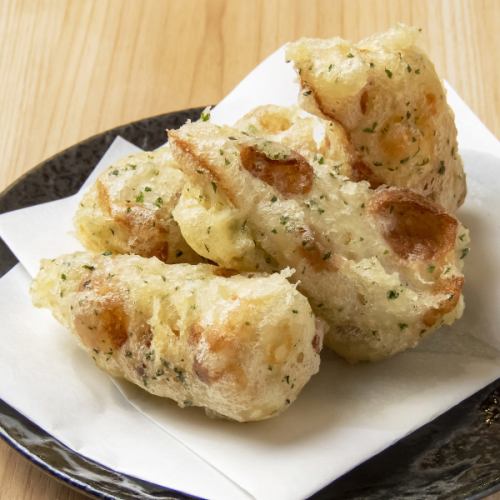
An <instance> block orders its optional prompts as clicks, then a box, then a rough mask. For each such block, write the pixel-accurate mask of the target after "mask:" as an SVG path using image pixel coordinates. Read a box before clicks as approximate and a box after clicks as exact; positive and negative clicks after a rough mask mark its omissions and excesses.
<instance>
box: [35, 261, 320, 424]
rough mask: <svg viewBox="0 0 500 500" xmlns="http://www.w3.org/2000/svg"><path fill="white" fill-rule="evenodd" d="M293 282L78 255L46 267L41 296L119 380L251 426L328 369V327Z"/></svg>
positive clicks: (38, 289) (38, 284) (41, 303)
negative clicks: (324, 356)
mask: <svg viewBox="0 0 500 500" xmlns="http://www.w3.org/2000/svg"><path fill="white" fill-rule="evenodd" d="M288 274H289V273H288ZM286 276H287V272H284V273H282V274H273V275H262V274H260V275H234V273H231V272H229V271H228V270H226V269H222V268H219V267H216V266H211V265H209V264H198V265H190V264H172V265H168V264H164V263H163V262H161V261H159V260H158V259H156V258H154V257H153V258H149V259H147V258H143V257H139V256H131V255H117V256H102V255H99V256H95V255H91V254H87V253H76V254H71V255H66V256H62V257H59V258H57V259H54V260H51V261H49V260H45V261H42V268H41V270H40V272H39V274H38V276H37V278H36V279H35V281H34V283H33V286H32V298H33V302H34V304H35V305H36V306H38V307H46V308H48V309H50V310H51V311H52V313H53V314H54V316H55V317H56V319H58V320H59V321H60V322H61V323H62V324H63V325H65V326H66V327H68V328H69V329H70V330H71V331H72V333H73V334H74V335H75V336H76V337H77V339H78V340H79V343H80V344H81V345H82V346H83V348H84V349H85V350H86V351H87V352H88V353H89V354H90V355H92V357H93V358H94V360H95V362H96V363H97V365H98V366H99V367H100V368H102V369H103V370H105V371H106V372H108V373H110V374H111V375H113V376H117V377H123V378H125V379H127V380H129V381H130V382H133V383H134V384H137V385H138V386H140V387H141V388H143V389H144V390H146V391H148V392H150V393H152V394H155V395H157V396H163V397H167V398H170V399H173V400H174V401H176V402H177V403H178V404H179V406H181V407H184V406H201V407H204V408H205V410H206V411H207V413H209V414H212V415H218V416H224V417H227V418H230V419H234V420H237V421H240V422H244V421H251V420H262V419H266V418H269V417H273V416H275V415H277V414H278V413H280V412H281V411H283V410H285V409H286V408H288V406H289V405H290V404H291V403H292V402H293V401H294V400H295V399H296V397H297V396H298V394H299V392H300V391H301V389H302V388H303V387H304V385H305V384H306V383H307V381H308V380H309V379H310V377H311V376H312V375H314V374H315V373H316V372H317V371H318V368H319V361H320V360H319V351H320V349H321V345H322V339H323V330H322V328H323V327H322V325H323V323H322V322H321V321H320V320H317V319H315V317H314V315H313V312H312V310H311V307H310V305H309V303H308V301H307V299H306V298H305V297H304V296H303V295H301V294H300V293H299V292H298V291H297V290H296V288H295V286H294V285H292V284H290V283H289V282H288V281H287V279H286Z"/></svg>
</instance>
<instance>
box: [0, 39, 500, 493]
mask: <svg viewBox="0 0 500 500" xmlns="http://www.w3.org/2000/svg"><path fill="white" fill-rule="evenodd" d="M298 91H299V90H298V86H297V84H296V83H295V76H294V73H293V70H292V69H291V68H290V65H287V64H286V63H285V57H284V49H283V47H282V48H281V49H279V50H278V51H276V52H275V53H274V54H272V55H271V56H270V57H268V58H267V59H266V60H265V61H264V62H263V63H261V64H260V65H259V66H258V67H257V68H256V69H255V70H254V71H252V72H251V73H250V74H249V75H248V76H247V77H246V78H245V79H244V80H243V81H242V82H241V83H240V84H239V85H238V86H237V87H236V88H235V89H234V90H233V91H232V92H231V93H230V94H229V95H228V96H227V97H226V98H225V99H224V100H223V101H222V102H221V103H220V104H219V105H218V106H217V107H216V108H215V109H214V110H212V118H211V119H212V121H213V122H215V123H220V124H222V123H227V124H231V123H234V121H235V120H237V119H238V118H240V117H241V116H242V115H243V114H245V113H246V112H248V111H250V110H251V109H252V108H254V107H255V106H258V105H262V104H280V105H291V104H294V103H295V102H296V100H297V95H298ZM448 101H449V103H450V105H451V106H452V108H453V109H454V111H455V115H456V120H457V127H458V131H459V144H460V152H461V154H462V156H463V158H464V162H465V169H466V173H467V179H468V189H469V192H468V197H467V201H466V203H465V205H464V206H463V207H462V208H461V209H460V211H459V217H460V219H461V220H462V221H463V223H464V224H465V225H466V226H468V227H469V229H470V231H471V239H472V245H471V246H472V249H471V252H470V254H469V256H468V257H467V262H466V265H465V276H466V285H465V298H466V309H465V314H464V316H463V318H462V319H461V320H459V321H457V322H456V323H455V324H454V325H453V326H452V327H446V328H442V329H441V330H440V331H439V332H437V333H435V334H434V335H432V336H431V337H429V338H427V339H425V340H424V341H423V342H422V343H421V344H420V345H419V347H418V348H416V349H414V350H412V351H408V352H405V353H403V354H400V355H397V356H395V357H394V358H392V359H389V360H387V361H384V362H381V363H377V364H361V365H358V366H350V365H347V364H346V363H345V362H343V361H342V360H340V359H339V358H337V357H336V356H335V355H334V354H333V353H331V352H327V351H325V352H323V353H322V365H321V369H320V373H319V374H318V375H316V376H314V377H313V378H312V380H311V381H310V383H309V384H308V385H307V386H306V387H305V389H304V391H303V392H302V394H301V395H300V396H299V398H298V400H297V401H296V402H295V403H294V404H293V405H292V406H291V407H290V409H288V410H287V411H286V412H285V413H284V414H282V415H280V416H279V417H277V418H275V419H271V420H268V421H264V422H257V423H251V424H237V423H233V422H227V421H221V420H212V419H209V418H207V417H206V416H205V415H204V412H203V411H202V410H201V409H199V408H186V409H180V408H178V407H177V406H176V405H175V404H173V403H171V402H170V401H168V400H165V399H161V398H158V397H154V396H151V395H149V394H147V393H146V392H144V391H142V390H140V389H139V388H137V387H135V386H133V385H132V384H129V383H127V382H122V381H117V380H113V379H110V378H109V377H108V376H107V375H106V374H104V373H103V372H101V371H100V370H98V369H96V368H95V366H93V361H92V360H91V359H89V358H88V356H87V355H86V354H85V353H83V352H81V351H80V349H79V348H78V347H77V346H76V343H75V342H74V341H73V339H72V337H71V336H70V335H69V334H68V333H67V332H65V331H64V329H63V328H62V327H61V326H59V325H58V324H57V323H56V322H55V320H53V319H52V317H51V316H50V314H49V313H48V312H47V311H40V310H36V309H34V308H33V307H32V305H31V302H30V299H29V296H28V287H29V284H30V275H31V276H34V274H35V273H36V271H37V269H38V266H39V260H40V258H46V257H55V256H57V255H59V254H62V253H65V252H70V251H74V250H79V249H81V246H80V244H79V243H78V242H77V240H76V239H75V238H74V235H73V229H72V222H71V219H72V217H73V214H74V212H75V209H76V207H77V204H78V201H79V199H80V197H81V192H82V191H80V193H78V194H76V195H75V196H72V197H70V198H66V199H63V200H59V201H55V202H51V203H46V204H43V205H38V206H35V207H30V208H26V209H22V210H18V211H15V212H10V213H7V214H4V215H2V216H0V235H1V236H2V238H3V239H4V240H5V242H6V243H7V244H8V245H9V247H10V248H11V249H12V251H13V252H14V254H15V255H16V256H17V258H18V259H19V261H20V263H21V265H17V266H16V267H15V268H14V269H13V270H11V271H10V272H9V273H8V274H7V275H6V276H4V278H2V279H1V280H0V297H1V300H0V317H2V319H3V325H4V332H5V334H6V335H8V336H9V337H8V340H7V339H6V341H5V342H4V343H3V346H2V348H1V349H0V396H1V397H2V398H3V399H4V400H5V401H6V402H7V403H9V404H10V405H11V406H13V407H14V408H16V409H17V410H18V411H20V412H21V413H23V414H24V415H26V416H27V417H29V418H30V419H31V420H33V421H34V422H36V423H37V424H38V425H40V426H41V427H43V428H44V429H45V430H46V431H47V432H49V433H50V434H52V435H53V436H55V437H56V438H58V439H59V440H60V441H62V442H63V443H65V444H67V445H68V446H70V447H71V448H72V449H74V450H75V451H77V452H79V453H81V454H83V455H85V456H87V457H89V458H91V459H93V460H96V461H97V462H99V463H102V464H104V465H106V466H108V467H110V468H113V469H115V470H118V471H121V472H124V473H127V474H129V475H132V476H135V477H138V478H141V479H144V480H148V481H152V482H154V483H157V484H160V485H163V486H167V487H169V488H173V489H177V490H181V491H184V492H187V493H191V494H194V495H199V496H203V497H207V498H217V499H221V498H222V499H223V498H228V499H238V498H273V499H294V498H304V497H306V496H308V495H311V494H313V493H314V492H315V491H317V490H319V489H320V488H322V487H323V486H325V485H326V484H328V483H330V482H331V481H333V480H334V479H336V478H337V477H339V476H341V475H342V474H344V473H345V472H347V471H349V470H350V469H352V468H353V467H355V466H356V465H358V464H359V463H361V462H362V461H364V460H366V459H368V458H369V457H371V456H373V455H375V454H376V453H378V452H380V451H382V450H383V449H384V448H386V447H388V446H390V445H391V444H393V443H394V442H396V441H398V440H399V439H401V438H403V437H404V436H406V435H407V434H409V433H410V432H412V431H413V430H415V429H417V428H418V427H420V426H422V425H423V424H425V423H427V422H429V421H430V420H432V419H434V418H435V417H437V416H438V415H440V414H441V413H443V412H445V411H446V410H448V409H449V408H451V407H452V406H454V405H456V404H457V403H459V402H460V401H462V400H463V399H465V398H466V397H468V396H470V395H471V394H473V393H475V392H476V391H478V390H479V389H481V388H482V387H484V386H485V385H487V384H489V383H490V382H492V381H494V380H495V379H496V378H497V377H499V376H500V334H499V333H498V327H497V325H498V324H500V310H499V309H498V304H499V303H500V262H499V259H498V258H497V255H496V249H497V248H500V219H499V218H498V217H497V215H496V214H498V213H500V199H499V198H498V195H497V193H498V192H500V176H499V175H498V169H499V168H500V144H499V143H498V141H497V140H496V138H495V137H494V136H493V135H492V134H491V133H490V132H489V131H488V130H487V129H486V127H485V126H484V125H483V124H482V123H481V122H480V121H479V119H478V118H477V117H476V116H475V115H474V114H473V113H472V111H471V110H470V109H469V108H468V107H467V106H466V104H465V103H464V102H463V101H462V100H461V99H460V98H459V97H458V95H457V94H456V93H455V92H454V91H453V89H451V88H450V87H449V86H448ZM135 151H138V148H136V147H135V146H133V145H132V144H130V143H128V142H127V141H125V140H124V139H121V138H119V137H118V138H116V139H115V141H114V143H113V144H112V145H111V147H110V148H109V150H108V151H107V153H106V154H105V155H104V157H103V158H102V160H101V161H100V162H99V164H98V165H97V167H96V169H95V171H94V172H93V174H92V175H91V177H90V178H89V179H88V180H87V182H86V183H85V185H84V187H83V188H82V190H84V189H85V188H86V187H88V186H89V185H90V184H91V183H92V182H93V180H95V176H96V175H97V174H98V173H99V172H100V171H102V170H103V169H104V168H106V167H107V166H108V165H109V164H110V163H111V162H113V161H115V160H117V159H118V158H120V157H122V156H125V155H127V154H130V153H133V152H135ZM116 388H118V389H119V391H118V390H116Z"/></svg>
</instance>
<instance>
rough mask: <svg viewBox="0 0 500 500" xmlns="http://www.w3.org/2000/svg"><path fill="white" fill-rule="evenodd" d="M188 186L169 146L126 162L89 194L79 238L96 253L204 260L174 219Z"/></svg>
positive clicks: (81, 209) (80, 218)
mask: <svg viewBox="0 0 500 500" xmlns="http://www.w3.org/2000/svg"><path fill="white" fill-rule="evenodd" d="M183 186H184V176H183V174H182V172H180V171H179V170H178V169H177V168H176V166H175V163H174V162H173V160H172V157H171V154H170V151H169V148H168V146H167V147H164V148H161V149H158V150H156V151H153V152H144V153H138V154H134V155H130V156H128V157H126V158H123V159H122V160H120V161H118V162H117V163H115V164H114V165H111V166H110V167H109V168H108V169H107V170H106V171H105V172H103V173H102V174H101V175H100V176H99V178H98V179H97V181H96V183H95V184H94V185H93V186H92V187H91V188H90V189H89V191H88V192H87V193H86V194H85V195H84V197H83V199H82V202H81V203H80V206H79V208H78V211H77V213H76V215H75V219H74V223H75V227H76V231H77V236H78V238H79V239H80V241H81V242H82V243H83V245H84V246H85V247H86V248H87V249H88V250H91V251H93V252H107V251H110V252H114V253H132V254H137V255H141V256H143V257H153V256H154V257H158V258H159V259H160V260H162V261H164V262H167V263H177V262H189V263H198V262H201V258H200V257H199V256H198V255H197V254H196V253H195V252H194V251H193V250H192V249H191V248H190V247H189V246H188V245H187V244H186V242H185V241H184V239H183V238H182V235H181V233H180V230H179V227H178V225H177V223H176V222H175V221H174V219H173V218H172V215H171V212H172V209H173V207H174V206H175V204H176V203H177V200H178V198H179V196H180V193H181V191H182V188H183Z"/></svg>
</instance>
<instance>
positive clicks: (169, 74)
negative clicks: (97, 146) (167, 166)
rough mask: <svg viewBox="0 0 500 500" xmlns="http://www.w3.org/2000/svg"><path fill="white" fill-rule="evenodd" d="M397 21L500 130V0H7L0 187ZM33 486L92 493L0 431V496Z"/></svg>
mask: <svg viewBox="0 0 500 500" xmlns="http://www.w3.org/2000/svg"><path fill="white" fill-rule="evenodd" d="M398 21H401V22H405V23H408V24H413V25H416V26H419V27H421V28H423V37H422V46H423V47H424V48H425V49H426V50H427V51H428V53H429V54H430V56H431V59H432V60H433V61H434V63H435V65H436V67H437V69H438V72H439V73H440V75H441V76H442V77H443V78H446V79H447V80H448V81H449V82H450V83H451V84H452V85H453V86H454V87H455V89H457V91H458V92H459V94H460V95H461V96H462V97H463V98H464V99H465V101H466V102H467V103H468V104H469V105H470V106H471V108H472V109H473V110H474V111H475V112H476V113H477V114H478V115H479V117H480V118H481V119H482V120H483V121H484V123H485V124H486V125H487V126H488V127H489V128H490V129H491V130H492V131H493V133H495V134H496V135H497V136H498V135H500V85H499V84H498V82H499V80H500V70H499V66H500V65H499V64H498V54H499V52H500V30H499V29H498V27H499V26H500V0H448V1H436V0H428V1H423V0H415V1H411V0H400V1H397V0H364V1H362V0H358V1H356V0H345V1H341V0H337V1H334V0H333V1H332V0H330V1H328V0H325V1H312V0H303V1H300V0H297V1H286V0H282V1H279V0H262V1H251V0H226V1H224V0H143V1H139V0H25V1H22V0H19V1H11V0H0V117H1V120H0V137H1V138H2V139H1V141H0V190H1V189H3V188H4V187H6V186H7V185H8V184H9V183H11V182H12V181H13V180H14V179H16V178H17V177H19V176H20V175H21V174H22V173H23V172H25V171H26V170H28V169H30V168H31V167H33V166H34V165H36V164H37V163H38V162H40V161H41V160H43V159H45V158H47V157H48V156H50V155H52V154H54V153H56V152H57V151H59V150H61V149H63V148H65V147H67V146H70V145H71V144H73V143H75V142H77V141H80V140H81V139H84V138H86V137H88V136H90V135H92V134H95V133H97V132H100V131H103V130H106V129H108V128H111V127H114V126H116V125H119V124H122V123H126V122H129V121H132V120H137V119H139V118H143V117H147V116H151V115H155V114H158V113H164V112H167V111H173V110H177V109H181V108H186V107H191V106H200V105H204V104H209V103H215V102H217V101H218V100H220V99H221V98H222V97H223V96H224V95H225V94H226V93H227V92H228V91H230V90H231V89H232V88H233V87H234V85H235V84H236V83H237V82H238V81H239V80H240V79H242V78H243V77H244V76H245V75H246V74H247V73H248V72H249V71H250V70H251V69H252V68H253V67H254V66H255V65H256V64H257V63H258V62H259V61H261V60H262V59H263V58H264V57H265V56H267V55H268V54H270V53H271V52H272V51H273V50H275V49H276V48H277V47H279V46H280V45H282V44H283V43H285V42H287V41H289V40H293V39H295V38H297V37H299V36H320V37H329V36H334V35H339V36H342V37H345V38H350V39H359V38H361V37H364V36H366V35H368V34H371V33H373V32H375V31H380V30H384V29H386V28H388V27H389V26H391V25H392V24H394V23H396V22H398ZM28 498H29V499H36V500H48V499H50V500H55V499H80V498H83V496H82V495H81V494H79V493H75V492H73V491H71V490H70V489H68V488H67V487H66V486H64V485H61V484H59V483H57V482H56V481H55V480H54V479H52V478H50V477H49V476H47V475H45V474H44V473H43V472H41V471H40V470H39V469H37V468H36V467H34V466H33V465H31V464H30V463H29V462H28V461H26V460H25V459H24V458H22V457H21V456H20V455H18V454H17V453H15V452H14V451H12V450H11V449H10V448H9V447H8V446H7V445H6V444H5V443H3V442H2V443H0V499H2V500H4V499H5V500H7V499H8V500H15V499H28ZM497 498H500V497H497Z"/></svg>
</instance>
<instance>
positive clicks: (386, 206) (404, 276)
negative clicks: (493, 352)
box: [169, 122, 469, 362]
mask: <svg viewBox="0 0 500 500" xmlns="http://www.w3.org/2000/svg"><path fill="white" fill-rule="evenodd" d="M169 134H170V142H171V147H172V153H173V155H174V157H175V158H176V160H177V161H178V163H179V165H180V167H181V168H182V169H183V170H184V172H185V173H186V175H187V176H188V177H189V179H190V182H191V184H193V185H196V186H197V189H198V191H197V192H198V193H199V196H201V197H202V198H203V197H205V198H203V199H204V203H205V204H209V205H210V207H209V208H203V209H200V210H198V212H197V217H198V218H197V228H196V230H193V229H194V226H193V225H189V224H188V225H187V226H184V224H183V220H184V217H186V218H187V219H188V220H189V219H190V214H189V213H188V214H187V215H185V213H184V211H183V205H182V198H181V202H180V204H179V205H178V206H177V208H176V210H175V213H174V216H175V218H176V220H177V221H178V222H179V225H180V227H181V230H182V232H183V235H184V237H185V238H186V241H188V242H189V244H191V245H193V247H195V248H200V247H201V246H202V245H201V241H204V242H206V241H207V240H206V237H207V235H206V229H207V228H208V227H209V226H211V231H214V227H213V225H214V221H216V220H217V217H216V214H217V212H218V210H219V207H220V210H222V211H225V213H226V214H227V213H230V214H232V216H233V219H234V221H235V223H234V226H231V225H230V224H229V223H226V225H225V227H226V228H230V227H232V231H228V232H227V234H226V236H225V238H220V239H219V240H217V239H214V240H212V241H210V253H203V251H201V253H202V254H203V255H205V256H207V257H210V258H212V259H213V260H214V261H216V262H217V263H219V264H221V265H227V263H228V261H229V262H230V263H231V264H232V266H233V267H234V268H235V269H239V267H238V259H237V257H236V256H235V247H234V246H233V245H232V244H231V238H232V237H233V235H236V238H238V237H239V234H240V232H239V228H238V224H240V223H241V221H244V228H243V230H244V232H245V235H246V238H247V239H248V240H253V242H254V248H257V249H258V251H259V255H261V254H262V252H263V253H264V255H265V259H264V260H265V261H266V262H268V263H269V265H270V266H271V267H272V268H275V269H283V268H285V267H287V266H290V267H293V268H295V269H296V270H297V273H296V275H295V278H296V279H297V280H299V289H300V290H301V291H302V292H303V293H304V294H305V295H306V296H307V297H308V298H309V299H310V301H311V305H312V306H313V308H314V309H315V312H316V313H317V314H318V315H321V316H322V317H323V318H324V319H326V320H327V321H328V323H329V325H330V327H331V328H330V331H329V332H328V334H327V337H326V343H327V345H329V346H330V347H331V348H333V349H334V350H335V351H336V352H338V353H339V354H340V355H342V356H343V357H344V358H346V359H347V360H349V361H353V362H354V361H361V360H377V359H381V358H384V357H387V356H390V355H392V354H395V353H397V352H399V351H402V350H404V349H407V348H409V347H413V346H415V345H416V344H417V343H418V341H419V339H420V338H421V337H422V336H423V335H425V334H427V333H429V332H430V331H432V330H435V329H436V328H437V327H439V326H440V325H442V324H444V323H446V324H450V323H452V322H453V321H454V320H455V319H457V318H458V317H460V316H461V314H462V310H463V299H462V295H461V289H462V284H463V275H462V264H463V261H462V258H463V257H464V256H465V255H466V253H467V245H468V241H469V240H468V232H467V230H466V229H465V228H464V227H463V226H462V225H461V224H460V222H459V221H458V220H457V219H456V218H455V217H453V216H451V215H449V214H448V213H446V212H445V211H444V210H443V208H442V207H441V206H439V205H437V204H435V203H433V202H432V201H430V200H429V199H427V198H425V197H423V196H421V195H418V194H417V193H414V192H412V191H409V190H406V189H399V188H394V187H391V188H388V187H380V188H378V189H377V190H373V189H371V188H370V187H369V185H368V183H366V182H352V181H349V180H347V179H346V178H345V177H343V176H340V175H338V174H337V171H336V168H335V166H336V162H335V158H331V159H329V160H325V159H324V158H318V157H316V160H314V158H313V159H312V160H308V161H306V160H305V159H304V158H303V157H302V158H300V153H298V152H297V151H293V150H291V149H290V148H288V147H287V146H285V145H284V144H279V143H274V142H272V141H269V140H268V139H262V138H258V137H251V136H250V135H248V133H245V134H243V133H241V132H240V131H238V130H236V129H232V128H229V127H218V126H216V125H213V124H210V123H201V122H199V123H193V124H187V125H185V126H183V127H182V128H181V129H179V130H176V131H170V133H169ZM249 150H252V151H254V153H253V155H249V153H248V151H249ZM252 159H253V160H254V161H255V162H256V164H255V165H254V166H253V167H250V166H249V165H248V162H249V161H251V160H252ZM304 162H305V163H307V166H306V165H305V164H304ZM290 163H293V164H296V165H300V168H297V169H296V178H294V177H293V175H291V171H290V169H289V168H288V166H289V165H290ZM268 169H269V170H271V169H273V171H274V173H273V175H268V174H267V173H266V172H267V170H268ZM214 186H215V187H214ZM287 186H288V187H287ZM297 186H299V187H300V189H297ZM184 194H185V193H184ZM184 194H183V196H184ZM190 203H191V209H192V206H194V205H196V199H193V198H191V199H190ZM187 212H189V210H187ZM206 214H210V215H211V216H210V217H206V218H205V215H206ZM200 250H202V248H200ZM226 251H227V252H228V254H227V256H226ZM226 257H227V258H226ZM254 262H255V263H256V266H255V267H257V265H260V260H259V259H257V258H256V259H255V261H254ZM251 263H252V252H247V254H246V256H245V264H246V266H247V267H246V269H248V266H249V265H251Z"/></svg>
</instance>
